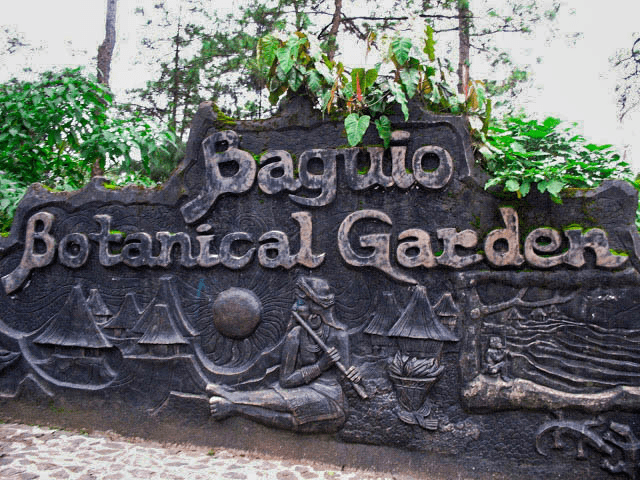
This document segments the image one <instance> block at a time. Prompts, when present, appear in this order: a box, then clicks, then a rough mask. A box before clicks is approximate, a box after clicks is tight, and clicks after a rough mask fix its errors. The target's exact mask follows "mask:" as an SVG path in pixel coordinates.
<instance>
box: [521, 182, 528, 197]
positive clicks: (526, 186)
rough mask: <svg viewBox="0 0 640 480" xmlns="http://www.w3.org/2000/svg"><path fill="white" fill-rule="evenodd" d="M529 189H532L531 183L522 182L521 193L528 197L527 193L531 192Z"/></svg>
mask: <svg viewBox="0 0 640 480" xmlns="http://www.w3.org/2000/svg"><path fill="white" fill-rule="evenodd" d="M529 190H531V183H529V182H522V185H520V195H522V196H523V197H526V196H527V194H528V193H529Z"/></svg>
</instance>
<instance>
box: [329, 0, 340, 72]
mask: <svg viewBox="0 0 640 480" xmlns="http://www.w3.org/2000/svg"><path fill="white" fill-rule="evenodd" d="M335 6H336V9H335V10H334V12H333V20H331V30H329V52H328V57H329V59H330V60H333V57H334V56H335V55H336V51H337V50H338V30H340V20H341V17H342V0H335Z"/></svg>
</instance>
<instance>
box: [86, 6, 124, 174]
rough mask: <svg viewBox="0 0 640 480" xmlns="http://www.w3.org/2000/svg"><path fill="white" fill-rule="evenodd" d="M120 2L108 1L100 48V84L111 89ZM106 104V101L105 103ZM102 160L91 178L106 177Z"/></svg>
mask: <svg viewBox="0 0 640 480" xmlns="http://www.w3.org/2000/svg"><path fill="white" fill-rule="evenodd" d="M117 3H118V0H107V20H106V24H105V34H104V41H103V42H102V44H101V45H100V46H99V47H98V83H101V84H102V85H104V86H105V87H107V88H109V76H110V75H111V57H112V56H113V48H114V47H115V45H116V7H117ZM105 103H106V101H105ZM100 163H101V162H100V159H99V158H98V159H96V161H95V163H94V164H93V167H92V168H91V177H92V178H93V177H101V176H103V175H104V169H103V165H101V164H100Z"/></svg>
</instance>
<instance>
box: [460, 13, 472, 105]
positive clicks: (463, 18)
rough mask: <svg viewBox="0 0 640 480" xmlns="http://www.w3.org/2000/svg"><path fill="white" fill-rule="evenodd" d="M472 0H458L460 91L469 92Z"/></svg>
mask: <svg viewBox="0 0 640 480" xmlns="http://www.w3.org/2000/svg"><path fill="white" fill-rule="evenodd" d="M469 1H470V0H458V92H459V93H462V94H465V95H466V94H467V87H468V85H469V49H470V45H471V41H470V37H469V32H470V30H471V12H470V10H469Z"/></svg>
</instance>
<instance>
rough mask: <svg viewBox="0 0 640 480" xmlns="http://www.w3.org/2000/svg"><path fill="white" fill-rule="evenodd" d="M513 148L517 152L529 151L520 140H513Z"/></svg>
mask: <svg viewBox="0 0 640 480" xmlns="http://www.w3.org/2000/svg"><path fill="white" fill-rule="evenodd" d="M511 150H513V151H514V152H516V153H527V151H526V150H525V149H524V146H522V144H521V143H519V142H512V143H511Z"/></svg>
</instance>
